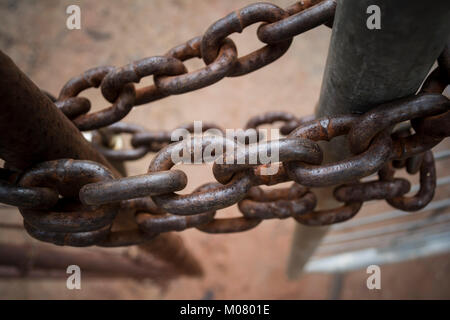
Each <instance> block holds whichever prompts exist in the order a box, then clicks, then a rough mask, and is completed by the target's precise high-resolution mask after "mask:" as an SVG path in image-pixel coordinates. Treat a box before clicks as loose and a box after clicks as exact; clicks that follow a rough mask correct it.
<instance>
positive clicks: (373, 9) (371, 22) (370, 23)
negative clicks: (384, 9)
mask: <svg viewBox="0 0 450 320" xmlns="http://www.w3.org/2000/svg"><path fill="white" fill-rule="evenodd" d="M366 13H367V14H370V16H369V17H368V18H367V21H366V26H367V29H369V30H379V29H381V9H380V7H379V6H377V5H375V4H372V5H370V6H368V7H367V10H366Z"/></svg>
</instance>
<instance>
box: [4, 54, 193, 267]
mask: <svg viewBox="0 0 450 320" xmlns="http://www.w3.org/2000/svg"><path fill="white" fill-rule="evenodd" d="M0 157H1V158H2V159H3V160H5V161H6V162H7V163H8V164H9V165H10V166H12V167H14V168H17V169H26V168H28V167H30V166H31V165H33V164H36V163H39V162H42V161H48V160H55V159H61V158H71V159H80V160H92V161H96V162H99V163H101V164H103V165H105V166H107V167H108V168H109V169H110V170H111V171H112V172H114V174H115V175H116V176H117V177H119V176H120V174H119V173H118V172H117V171H116V170H115V169H114V168H113V167H112V166H111V165H110V164H109V163H108V161H107V160H106V159H105V158H104V157H103V156H102V155H101V154H100V153H99V152H98V151H97V150H96V149H94V148H93V147H92V145H91V144H90V143H89V142H88V141H87V140H86V139H84V138H83V136H82V134H81V132H80V131H79V130H78V129H77V128H76V127H75V126H74V125H73V124H72V122H71V121H70V120H69V119H68V118H66V117H65V116H64V114H63V113H62V112H61V111H60V110H59V109H58V108H57V107H56V106H55V105H54V104H53V103H52V102H51V100H50V99H49V98H48V97H47V96H45V95H44V94H43V93H42V92H41V90H40V89H39V88H38V87H37V86H36V85H35V84H34V83H33V82H32V81H31V80H30V79H29V78H28V77H27V76H26V75H25V74H24V73H23V72H22V71H20V69H19V68H18V67H17V66H16V65H15V64H14V62H13V61H12V60H11V59H10V58H9V57H8V56H7V55H5V54H4V53H3V52H1V51H0ZM118 218H121V217H118ZM124 220H125V219H121V221H122V222H121V223H120V225H121V226H124V224H125V222H124ZM125 227H126V226H125ZM158 238H161V239H158ZM154 241H156V242H157V243H158V244H159V243H160V242H161V241H164V243H166V246H167V247H164V246H161V245H156V244H151V243H149V244H143V245H140V246H139V248H140V249H141V250H144V251H147V252H150V253H151V254H153V255H155V256H158V257H160V258H161V259H163V260H165V261H166V262H168V263H170V264H173V265H174V266H176V267H177V269H178V270H179V272H180V273H182V274H189V275H199V274H201V272H202V271H201V267H200V264H199V263H198V262H197V260H196V259H195V258H194V256H193V255H192V254H190V253H189V251H188V250H187V248H186V247H185V246H184V245H183V244H182V241H180V239H179V237H177V236H175V235H173V234H164V235H161V236H160V237H157V238H156V239H155V240H154ZM167 248H169V249H170V250H169V251H168V252H166V250H167ZM148 267H149V268H151V267H152V265H149V266H148Z"/></svg>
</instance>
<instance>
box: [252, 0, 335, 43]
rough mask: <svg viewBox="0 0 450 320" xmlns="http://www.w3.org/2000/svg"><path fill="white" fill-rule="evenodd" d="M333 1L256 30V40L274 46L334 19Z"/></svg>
mask: <svg viewBox="0 0 450 320" xmlns="http://www.w3.org/2000/svg"><path fill="white" fill-rule="evenodd" d="M335 10H336V1H335V0H326V1H321V2H319V3H318V4H316V5H315V6H312V7H309V8H307V9H305V10H302V11H300V12H298V13H296V14H292V15H290V16H289V17H287V18H285V19H283V20H281V21H278V22H273V23H269V24H265V25H264V24H263V25H261V26H260V27H259V28H258V38H259V40H261V41H262V42H265V43H271V44H275V43H277V42H279V41H282V40H286V39H290V38H292V37H295V36H296V35H298V34H301V33H303V32H306V31H308V30H310V29H312V28H315V27H316V26H318V25H321V24H323V23H326V22H327V21H329V20H330V19H332V18H333V17H334V12H335Z"/></svg>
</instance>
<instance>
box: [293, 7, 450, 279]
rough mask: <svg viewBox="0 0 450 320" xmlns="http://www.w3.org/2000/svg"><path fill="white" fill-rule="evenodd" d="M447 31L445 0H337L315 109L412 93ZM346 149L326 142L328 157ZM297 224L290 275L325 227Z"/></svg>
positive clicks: (360, 106)
mask: <svg viewBox="0 0 450 320" xmlns="http://www.w3.org/2000/svg"><path fill="white" fill-rule="evenodd" d="M371 5H376V6H378V7H379V8H380V22H381V25H380V26H381V29H369V28H368V27H367V19H368V18H369V16H371V15H372V14H373V12H370V13H367V9H368V7H369V6H371ZM449 35H450V2H449V1H448V0H435V1H431V2H430V1H429V2H426V1H421V0H394V1H393V0H338V5H337V9H336V14H335V19H334V24H333V33H332V37H331V44H330V48H329V52H328V59H327V63H326V67H325V74H324V79H323V83H322V89H321V93H320V99H319V104H318V107H317V110H316V115H317V116H318V117H322V116H331V115H338V114H345V113H364V112H366V111H368V110H370V109H372V108H373V107H375V106H377V105H378V104H380V103H383V102H386V101H389V100H393V99H395V98H399V97H402V96H407V95H411V94H414V93H416V91H417V90H418V89H419V87H420V85H421V83H422V81H423V80H424V79H425V77H426V75H427V73H428V72H429V70H430V68H431V67H432V65H433V63H434V62H435V61H436V59H437V57H438V56H439V54H440V53H441V52H442V51H443V49H444V47H445V45H446V43H447V42H448V40H449ZM348 153H349V151H348V146H347V144H346V143H345V140H344V139H342V138H341V139H339V138H337V139H333V141H331V142H330V143H327V144H326V145H325V147H324V155H325V159H326V161H335V160H339V159H342V158H343V157H345V156H347V155H348ZM320 193H321V194H322V195H326V198H324V199H321V206H322V207H323V206H334V205H336V202H335V201H334V200H333V197H332V195H331V190H329V189H325V190H321V192H320ZM324 200H325V201H324ZM296 228H297V229H296V231H295V234H294V239H293V246H292V251H291V257H290V261H289V266H288V275H289V276H290V277H291V278H295V277H297V276H298V275H299V274H300V273H301V270H302V268H303V266H304V264H305V263H306V262H307V260H308V259H309V257H310V256H311V255H312V254H313V253H314V251H315V249H316V247H317V246H318V245H319V244H320V242H321V240H322V238H323V237H324V236H325V234H326V232H327V230H328V228H327V227H325V228H318V229H316V228H311V227H303V226H300V225H298V226H297V227H296ZM308 228H309V229H308Z"/></svg>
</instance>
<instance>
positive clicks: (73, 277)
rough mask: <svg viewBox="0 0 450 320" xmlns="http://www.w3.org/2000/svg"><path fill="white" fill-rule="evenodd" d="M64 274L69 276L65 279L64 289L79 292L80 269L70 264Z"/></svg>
mask: <svg viewBox="0 0 450 320" xmlns="http://www.w3.org/2000/svg"><path fill="white" fill-rule="evenodd" d="M66 273H68V274H70V276H69V277H67V281H66V287H67V289H69V290H74V289H76V290H81V269H80V267H79V266H77V265H75V264H72V265H70V266H68V267H67V270H66Z"/></svg>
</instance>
